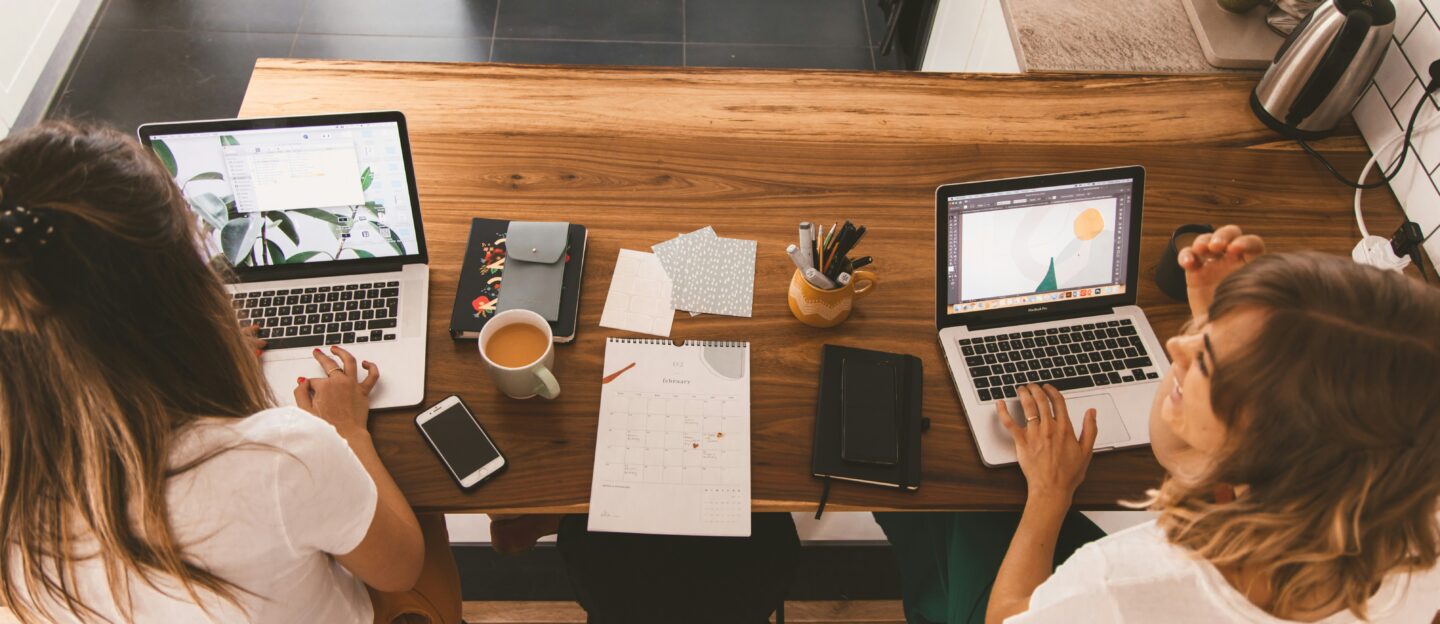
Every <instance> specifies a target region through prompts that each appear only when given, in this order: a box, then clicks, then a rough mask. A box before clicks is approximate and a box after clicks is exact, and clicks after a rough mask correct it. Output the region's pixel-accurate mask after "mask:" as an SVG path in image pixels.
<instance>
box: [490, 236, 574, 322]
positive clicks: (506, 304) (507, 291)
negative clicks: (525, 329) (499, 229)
mask: <svg viewBox="0 0 1440 624" xmlns="http://www.w3.org/2000/svg"><path fill="white" fill-rule="evenodd" d="M569 236H570V224H569V223H556V222H541V221H511V222H510V227H509V228H508V229H507V230H506V234H505V272H504V274H503V275H504V279H503V280H501V282H500V297H499V300H498V301H496V303H495V308H496V311H497V312H504V311H506V310H530V311H532V312H535V313H536V314H539V315H540V316H543V317H545V320H547V321H552V322H554V321H557V320H559V319H560V289H561V287H562V285H563V284H564V281H565V246H566V243H567V242H568V240H569Z"/></svg>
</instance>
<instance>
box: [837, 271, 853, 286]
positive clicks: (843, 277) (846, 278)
mask: <svg viewBox="0 0 1440 624" xmlns="http://www.w3.org/2000/svg"><path fill="white" fill-rule="evenodd" d="M835 281H837V282H840V285H841V286H844V285H846V284H849V283H850V274H849V273H841V274H840V277H839V279H837V280H835Z"/></svg>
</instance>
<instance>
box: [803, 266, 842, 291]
mask: <svg viewBox="0 0 1440 624" xmlns="http://www.w3.org/2000/svg"><path fill="white" fill-rule="evenodd" d="M805 281H807V282H810V285H811V286H814V287H816V288H823V289H825V290H831V289H834V288H835V282H832V281H830V278H828V277H825V275H824V274H823V273H821V272H819V271H816V270H815V269H805Z"/></svg>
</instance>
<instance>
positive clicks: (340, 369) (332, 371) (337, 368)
mask: <svg viewBox="0 0 1440 624" xmlns="http://www.w3.org/2000/svg"><path fill="white" fill-rule="evenodd" d="M336 371H339V372H342V373H343V372H345V369H344V368H342V367H339V366H336V367H335V368H332V369H330V370H327V371H325V376H326V377H329V376H331V375H334V374H335V372H336Z"/></svg>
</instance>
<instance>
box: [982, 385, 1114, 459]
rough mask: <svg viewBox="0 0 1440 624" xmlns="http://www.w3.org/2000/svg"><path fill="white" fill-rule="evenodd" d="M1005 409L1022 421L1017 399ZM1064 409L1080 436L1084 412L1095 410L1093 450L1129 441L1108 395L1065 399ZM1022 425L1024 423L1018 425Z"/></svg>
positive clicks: (1008, 403) (1112, 401) (1068, 397)
mask: <svg viewBox="0 0 1440 624" xmlns="http://www.w3.org/2000/svg"><path fill="white" fill-rule="evenodd" d="M1005 407H1008V408H1010V414H1011V415H1013V416H1015V417H1016V418H1017V419H1019V420H1022V421H1023V420H1024V416H1022V414H1024V413H1025V412H1024V410H1023V408H1021V407H1020V401H1019V400H1018V399H1009V400H1007V401H1006V405H1005ZM1065 407H1066V408H1068V409H1069V412H1070V423H1071V424H1072V425H1074V426H1075V434H1076V435H1079V434H1080V429H1081V427H1084V426H1085V411H1086V410H1089V409H1094V410H1095V426H1096V428H1097V429H1099V431H1098V432H1097V435H1096V436H1095V448H1098V449H1103V448H1106V447H1111V446H1115V445H1116V444H1121V443H1123V442H1127V441H1129V440H1130V432H1129V430H1127V429H1125V422H1124V421H1123V420H1121V419H1120V410H1119V409H1117V408H1116V407H1115V401H1114V400H1112V399H1111V398H1110V395H1108V394H1092V395H1089V396H1080V397H1072V396H1067V397H1065ZM1019 424H1021V425H1023V424H1024V423H1023V422H1022V423H1019Z"/></svg>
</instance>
